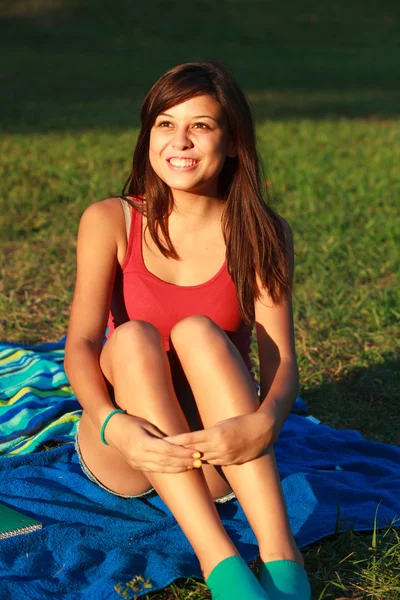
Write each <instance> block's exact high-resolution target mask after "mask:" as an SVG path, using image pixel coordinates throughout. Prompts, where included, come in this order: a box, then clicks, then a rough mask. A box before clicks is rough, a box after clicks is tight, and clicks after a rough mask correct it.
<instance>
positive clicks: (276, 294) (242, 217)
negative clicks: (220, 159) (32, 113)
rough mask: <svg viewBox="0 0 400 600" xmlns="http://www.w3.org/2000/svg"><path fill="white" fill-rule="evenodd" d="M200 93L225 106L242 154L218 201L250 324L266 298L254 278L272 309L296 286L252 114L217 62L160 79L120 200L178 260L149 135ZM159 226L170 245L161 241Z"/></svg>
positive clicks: (230, 164) (229, 162)
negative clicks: (269, 198)
mask: <svg viewBox="0 0 400 600" xmlns="http://www.w3.org/2000/svg"><path fill="white" fill-rule="evenodd" d="M203 94H207V95H210V96H213V97H214V98H215V99H216V100H217V101H218V102H219V103H220V104H221V106H222V109H223V112H224V114H225V117H226V120H227V124H228V129H229V133H230V135H231V137H232V140H233V142H234V144H235V147H236V150H237V156H236V157H234V158H230V157H227V158H226V161H225V163H224V166H223V168H222V171H221V173H220V175H219V180H218V184H219V194H220V197H221V198H223V199H224V200H225V202H226V206H225V208H224V211H223V216H222V231H223V236H224V240H225V244H226V250H227V251H226V265H227V269H228V272H229V274H230V276H231V278H232V281H233V282H234V284H235V286H236V290H237V296H238V302H239V307H240V311H241V314H242V318H243V320H244V322H245V323H246V324H248V325H249V324H252V323H253V321H254V302H255V300H257V299H258V298H259V297H260V294H261V292H260V290H259V289H258V286H257V281H256V274H258V276H259V278H260V281H261V282H262V286H263V287H265V288H266V289H267V290H268V292H269V294H270V296H271V298H272V300H273V302H274V303H275V304H280V303H281V302H282V300H283V298H284V297H285V296H286V295H287V294H288V293H289V292H290V288H291V283H290V278H289V267H288V251H287V240H286V236H285V232H284V228H283V225H282V222H281V220H280V218H279V217H278V215H277V213H276V212H275V211H273V210H272V209H271V208H270V207H269V206H268V205H267V203H266V202H265V201H264V199H263V186H262V185H261V180H260V161H259V157H258V153H257V148H256V138H255V128H254V120H253V116H252V113H251V110H250V107H249V104H248V102H247V100H246V97H245V95H244V94H243V92H242V90H241V89H240V88H239V86H238V84H237V83H236V82H235V80H234V78H233V76H232V75H231V74H230V73H229V71H228V70H227V69H226V67H223V66H221V65H220V64H219V63H217V62H214V61H209V62H189V63H184V64H181V65H178V66H176V67H174V68H173V69H170V70H169V71H167V73H165V74H164V75H162V77H160V79H158V81H156V83H155V84H154V85H153V87H152V88H151V89H150V91H149V92H148V94H147V95H146V97H145V99H144V102H143V105H142V109H141V113H140V117H141V122H142V127H141V130H140V133H139V137H138V141H137V144H136V149H135V152H134V155H133V166H132V171H131V173H130V175H129V177H128V179H127V181H126V183H125V185H124V188H123V190H122V196H121V197H122V198H124V199H125V200H126V201H127V202H128V203H129V204H130V205H131V206H132V207H133V208H135V209H136V210H138V211H139V212H144V213H145V215H146V218H147V224H148V228H149V232H150V235H151V237H152V238H153V240H154V242H155V244H156V245H157V247H158V248H159V250H160V252H161V253H162V254H163V255H164V256H166V257H167V258H174V259H177V260H179V255H178V254H177V252H176V250H175V248H174V247H173V245H172V242H171V239H170V237H169V233H168V217H169V215H170V214H171V212H172V209H173V198H172V194H171V192H170V189H169V187H168V186H167V185H166V184H165V183H164V181H162V180H161V179H160V178H159V177H158V175H157V174H156V173H155V172H154V170H153V168H152V166H151V164H150V160H149V142H150V131H151V129H152V127H153V125H154V122H155V120H156V118H157V116H158V115H159V114H160V113H161V112H165V110H167V109H168V108H171V107H172V106H175V105H177V104H180V103H181V102H185V101H186V100H189V99H190V98H193V97H194V96H199V95H203ZM264 193H266V191H265V190H264ZM127 194H128V195H130V196H133V197H134V196H136V197H137V196H143V197H145V199H146V202H145V203H142V202H139V201H134V200H131V199H129V198H127ZM158 227H160V228H161V231H162V233H163V236H164V239H165V240H166V242H167V246H168V247H167V248H166V247H165V246H164V245H163V244H162V243H161V241H160V238H159V237H158V233H157V229H158Z"/></svg>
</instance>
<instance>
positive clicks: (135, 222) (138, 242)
mask: <svg viewBox="0 0 400 600" xmlns="http://www.w3.org/2000/svg"><path fill="white" fill-rule="evenodd" d="M131 213H132V224H131V235H130V239H129V241H130V244H131V256H132V263H133V264H134V265H135V270H136V271H143V270H144V269H143V267H142V264H143V261H142V219H143V217H142V215H141V213H140V212H139V211H137V210H135V209H134V208H132V209H131Z"/></svg>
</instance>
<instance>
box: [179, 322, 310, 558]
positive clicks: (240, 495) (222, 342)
mask: <svg viewBox="0 0 400 600" xmlns="http://www.w3.org/2000/svg"><path fill="white" fill-rule="evenodd" d="M171 339H172V341H173V344H174V347H175V350H176V352H177V354H178V356H179V358H180V361H181V364H182V367H183V370H184V371H185V374H186V377H187V379H188V381H189V383H190V386H191V389H192V391H193V394H194V397H195V399H196V404H197V407H198V410H199V413H200V415H201V419H202V421H203V424H204V427H211V426H212V425H214V424H215V423H216V422H218V421H222V420H224V419H229V418H231V417H235V416H239V415H243V414H247V413H250V412H253V411H256V410H257V408H258V407H259V405H260V402H259V399H258V396H257V392H256V389H255V386H254V383H253V381H252V379H251V376H250V374H249V372H248V370H247V368H246V365H245V364H244V362H243V359H242V357H241V356H240V353H239V352H238V350H237V348H236V347H235V346H234V344H233V343H232V342H231V341H230V339H229V338H228V336H227V335H226V334H225V333H224V332H223V331H222V330H221V329H220V328H219V327H217V325H215V323H213V322H212V321H211V320H210V319H208V318H207V317H204V316H202V315H195V316H193V317H188V318H187V319H184V320H182V321H180V322H179V323H177V325H175V327H174V328H173V330H172V332H171ZM222 471H223V473H224V474H225V476H226V478H227V480H228V481H229V483H230V485H231V486H232V488H233V490H234V492H235V494H236V497H237V499H238V500H239V502H240V504H241V506H242V508H243V511H244V512H245V514H246V517H247V519H248V521H249V523H250V526H251V527H252V529H253V531H254V534H255V536H256V538H257V541H258V543H259V548H260V556H261V559H262V560H263V562H265V561H272V560H281V559H285V560H293V561H295V562H298V563H299V564H300V565H301V566H304V561H303V557H302V555H301V552H300V550H299V549H298V548H297V545H296V542H295V540H294V538H293V535H292V532H291V529H290V523H289V519H288V515H287V510H286V505H285V500H284V496H283V492H282V486H281V483H280V478H279V473H278V469H277V465H276V461H275V454H274V451H273V449H272V448H271V449H270V451H269V452H268V453H267V454H266V455H265V456H262V457H259V458H257V459H255V460H252V461H249V462H247V463H244V464H242V465H231V466H227V467H222Z"/></svg>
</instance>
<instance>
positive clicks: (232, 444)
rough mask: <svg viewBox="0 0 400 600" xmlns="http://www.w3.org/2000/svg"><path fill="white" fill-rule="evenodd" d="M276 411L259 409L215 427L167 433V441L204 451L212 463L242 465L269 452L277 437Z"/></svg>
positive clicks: (206, 459) (206, 460) (208, 460)
mask: <svg viewBox="0 0 400 600" xmlns="http://www.w3.org/2000/svg"><path fill="white" fill-rule="evenodd" d="M278 435H279V432H278V430H277V424H276V420H275V418H274V416H273V414H272V413H271V414H268V415H267V414H266V413H260V412H254V413H249V414H246V415H241V416H240V417H233V418H231V419H226V420H224V421H219V422H218V423H216V424H215V425H214V426H213V427H208V428H207V429H201V430H200V431H192V432H190V433H181V434H179V435H173V436H167V437H165V438H164V441H168V442H171V443H173V444H177V445H180V446H186V447H187V448H193V449H195V450H198V451H199V452H201V453H202V456H201V459H202V461H203V462H206V463H208V464H210V465H220V466H228V465H241V464H243V463H245V462H248V461H250V460H254V459H255V458H258V457H259V456H262V455H263V454H265V453H266V451H267V450H268V448H269V446H270V445H271V444H273V443H274V442H275V441H276V439H277V438H278Z"/></svg>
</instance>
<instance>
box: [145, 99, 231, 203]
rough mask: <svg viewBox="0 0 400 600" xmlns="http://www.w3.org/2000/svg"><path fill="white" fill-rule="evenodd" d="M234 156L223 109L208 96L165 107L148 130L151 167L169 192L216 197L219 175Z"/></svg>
mask: <svg viewBox="0 0 400 600" xmlns="http://www.w3.org/2000/svg"><path fill="white" fill-rule="evenodd" d="M234 155H235V153H234V151H233V148H232V143H231V141H230V139H229V135H228V131H227V126H226V122H225V118H224V115H223V111H222V107H221V105H220V104H219V102H217V100H215V99H214V98H213V97H212V96H209V95H203V96H195V97H194V98H191V99H190V100H186V101H185V102H182V103H181V104H177V105H176V106H173V107H172V108H168V109H167V110H165V112H163V113H161V114H159V115H158V117H157V118H156V120H155V123H154V125H153V127H152V129H151V133H150V146H149V159H150V164H151V166H152V167H153V169H154V171H155V172H156V173H157V175H158V176H159V177H160V179H162V180H163V181H164V182H165V183H166V184H167V185H168V186H169V187H170V188H171V190H180V191H185V192H191V193H195V194H201V195H207V196H210V197H216V194H217V181H218V175H219V173H220V171H221V169H222V167H223V165H224V162H225V159H226V157H227V156H234Z"/></svg>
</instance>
